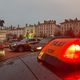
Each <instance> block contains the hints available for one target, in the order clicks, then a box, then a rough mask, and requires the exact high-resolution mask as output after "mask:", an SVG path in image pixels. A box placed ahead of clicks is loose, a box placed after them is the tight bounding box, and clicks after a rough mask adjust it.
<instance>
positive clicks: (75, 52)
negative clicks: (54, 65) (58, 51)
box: [63, 44, 80, 63]
mask: <svg viewBox="0 0 80 80" xmlns="http://www.w3.org/2000/svg"><path fill="white" fill-rule="evenodd" d="M63 58H64V60H65V61H67V62H70V63H78V62H80V45H77V44H73V45H71V46H70V47H68V49H67V50H66V51H65V53H64V54H63Z"/></svg>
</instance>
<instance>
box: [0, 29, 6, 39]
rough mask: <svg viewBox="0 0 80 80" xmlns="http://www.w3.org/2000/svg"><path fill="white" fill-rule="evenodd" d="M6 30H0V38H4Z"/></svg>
mask: <svg viewBox="0 0 80 80" xmlns="http://www.w3.org/2000/svg"><path fill="white" fill-rule="evenodd" d="M6 32H7V31H6V30H5V29H4V30H0V40H6Z"/></svg>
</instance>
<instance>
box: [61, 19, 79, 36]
mask: <svg viewBox="0 0 80 80" xmlns="http://www.w3.org/2000/svg"><path fill="white" fill-rule="evenodd" d="M60 26H61V33H62V34H63V35H64V33H65V31H67V30H69V29H70V28H72V30H73V32H74V34H75V35H77V34H78V33H79V32H80V20H78V19H77V18H76V19H74V20H72V19H69V20H65V21H64V22H62V23H61V25H60Z"/></svg>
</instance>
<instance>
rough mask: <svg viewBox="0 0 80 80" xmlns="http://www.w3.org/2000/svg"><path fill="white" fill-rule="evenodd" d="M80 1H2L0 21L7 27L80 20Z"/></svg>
mask: <svg viewBox="0 0 80 80" xmlns="http://www.w3.org/2000/svg"><path fill="white" fill-rule="evenodd" d="M79 7H80V0H74V1H73V0H1V1H0V19H3V20H4V21H5V25H6V26H10V25H14V26H17V25H18V24H20V25H22V26H24V25H25V24H27V23H28V24H34V23H35V24H36V23H37V22H38V21H40V22H41V21H42V22H43V21H44V20H51V19H52V20H56V21H57V22H58V23H60V22H63V21H64V19H70V18H72V19H74V18H76V17H77V18H78V19H80V9H79Z"/></svg>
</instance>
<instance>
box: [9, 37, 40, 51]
mask: <svg viewBox="0 0 80 80" xmlns="http://www.w3.org/2000/svg"><path fill="white" fill-rule="evenodd" d="M39 41H40V39H36V38H34V39H23V40H21V41H18V42H13V43H11V44H10V45H9V47H10V49H11V50H12V51H19V52H22V51H26V50H31V45H35V44H37V43H38V42H39Z"/></svg>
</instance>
